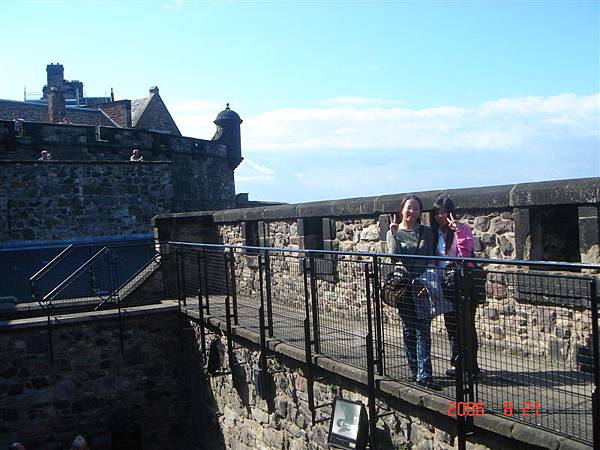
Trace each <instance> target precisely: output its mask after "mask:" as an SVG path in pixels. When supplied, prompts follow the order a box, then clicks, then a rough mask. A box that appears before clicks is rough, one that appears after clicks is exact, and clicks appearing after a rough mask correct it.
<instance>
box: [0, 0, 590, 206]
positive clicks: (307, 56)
mask: <svg viewBox="0 0 600 450" xmlns="http://www.w3.org/2000/svg"><path fill="white" fill-rule="evenodd" d="M599 21H600V18H599V2H598V1H576V0H571V1H564V2H556V1H554V2H553V1H543V2H541V1H493V2H492V1H490V2H485V1H472V2H467V1H463V2H459V1H448V2H440V1H435V2H434V1H429V2H427V1H420V2H416V1H414V2H413V1H404V2H403V1H372V2H357V1H341V2H332V1H330V2H316V1H312V2H286V1H283V2H272V1H260V2H259V1H254V2H243V1H232V2H191V1H137V2H136V1H132V2H111V1H108V2H63V1H46V2H42V1H37V2H31V1H29V2H28V1H22V2H11V3H7V4H5V5H3V8H2V24H3V26H2V30H1V31H0V34H1V35H2V36H3V38H4V39H3V41H4V42H5V43H7V44H8V45H5V46H4V47H3V53H4V55H3V67H2V70H1V71H0V98H5V99H6V98H8V99H22V97H23V86H26V87H27V89H28V90H29V91H30V92H31V91H41V87H42V86H43V85H44V83H45V66H46V64H48V63H50V62H60V63H62V64H63V65H64V66H65V77H66V78H67V79H79V80H81V81H83V82H84V84H85V89H86V94H87V95H92V96H95V95H104V94H105V93H108V92H110V88H111V87H112V88H114V90H115V94H116V97H117V98H139V97H142V96H145V95H146V93H147V92H148V91H147V90H148V88H149V87H150V86H152V85H158V86H159V88H160V93H161V96H162V97H163V99H164V100H165V102H166V103H167V106H168V107H169V109H170V110H171V112H172V113H173V116H174V118H175V120H176V121H177V123H178V124H179V126H180V129H181V130H182V131H183V133H184V134H186V135H189V136H194V137H199V138H205V139H209V138H210V137H211V136H212V134H213V133H214V125H213V124H212V120H213V119H214V117H215V116H216V114H217V113H218V112H219V111H220V110H221V109H222V108H223V106H224V104H225V103H226V102H230V103H231V105H232V108H233V109H235V110H236V111H237V112H238V113H239V114H240V115H241V116H242V118H243V119H244V123H243V124H242V146H243V147H242V152H243V155H244V157H245V158H246V160H245V161H244V162H243V163H242V165H241V166H240V167H239V168H238V170H237V171H236V185H237V191H238V192H249V193H250V197H251V199H260V200H278V201H287V202H300V201H309V200H319V199H332V198H344V197H356V196H367V195H379V194H386V193H396V192H408V191H420V190H430V189H445V188H458V187H470V186H485V185H493V184H508V183H515V182H525V181H540V180H547V179H563V178H578V177H587V176H599V175H600V161H599V158H600V155H599V154H600V150H599V144H598V142H599V136H600V133H599V111H598V110H599V98H600V97H599V92H600V87H599V79H600V69H599V39H600V38H599Z"/></svg>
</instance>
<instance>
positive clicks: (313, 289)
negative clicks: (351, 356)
mask: <svg viewBox="0 0 600 450" xmlns="http://www.w3.org/2000/svg"><path fill="white" fill-rule="evenodd" d="M309 270H310V300H311V305H312V325H313V344H314V349H315V353H321V333H320V331H319V330H320V326H319V304H318V296H317V276H316V275H317V271H316V270H315V256H314V255H313V254H309ZM304 273H306V270H305V271H304Z"/></svg>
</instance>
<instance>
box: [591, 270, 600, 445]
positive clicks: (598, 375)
mask: <svg viewBox="0 0 600 450" xmlns="http://www.w3.org/2000/svg"><path fill="white" fill-rule="evenodd" d="M597 289H598V288H597V280H596V279H595V278H594V279H592V280H590V300H591V302H592V304H591V310H592V360H593V361H594V388H593V391H592V424H593V425H592V426H593V447H594V448H598V446H600V349H599V348H598V347H599V345H600V334H598V333H599V331H598V290H597Z"/></svg>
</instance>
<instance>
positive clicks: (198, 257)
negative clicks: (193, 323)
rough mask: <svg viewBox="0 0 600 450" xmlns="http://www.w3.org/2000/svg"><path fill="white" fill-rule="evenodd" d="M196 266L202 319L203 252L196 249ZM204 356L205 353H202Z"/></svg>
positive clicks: (199, 313)
mask: <svg viewBox="0 0 600 450" xmlns="http://www.w3.org/2000/svg"><path fill="white" fill-rule="evenodd" d="M196 266H197V269H198V291H197V294H198V315H199V317H200V320H202V317H204V310H203V305H202V284H203V282H204V280H202V254H201V253H200V252H199V251H196ZM202 355H203V356H202V357H204V354H202Z"/></svg>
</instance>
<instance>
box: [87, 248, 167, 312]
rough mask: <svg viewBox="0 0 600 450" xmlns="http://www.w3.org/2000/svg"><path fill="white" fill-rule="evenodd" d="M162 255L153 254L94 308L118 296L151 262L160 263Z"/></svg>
mask: <svg viewBox="0 0 600 450" xmlns="http://www.w3.org/2000/svg"><path fill="white" fill-rule="evenodd" d="M160 257H161V254H160V253H159V252H155V253H154V255H152V257H150V259H148V261H147V262H146V264H144V265H143V266H142V267H140V268H139V269H138V270H137V271H136V272H135V273H134V274H133V275H131V276H130V277H129V278H127V280H126V281H124V282H123V283H121V284H120V285H119V286H118V287H116V288H115V289H114V290H113V291H112V292H111V293H110V294H109V295H108V297H106V298H105V299H103V300H102V301H101V302H100V303H99V304H98V305H96V307H95V308H94V309H95V310H97V309H98V308H100V307H101V306H102V305H104V304H105V303H106V302H108V301H109V300H110V299H112V298H116V297H117V295H118V294H119V291H120V290H122V289H123V288H124V287H125V286H127V285H128V284H129V283H130V282H131V281H133V279H134V278H136V277H137V276H138V275H139V274H140V273H142V272H143V271H144V270H145V269H146V268H147V267H148V266H149V265H150V264H152V262H153V261H154V262H157V263H158V264H159V265H160Z"/></svg>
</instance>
